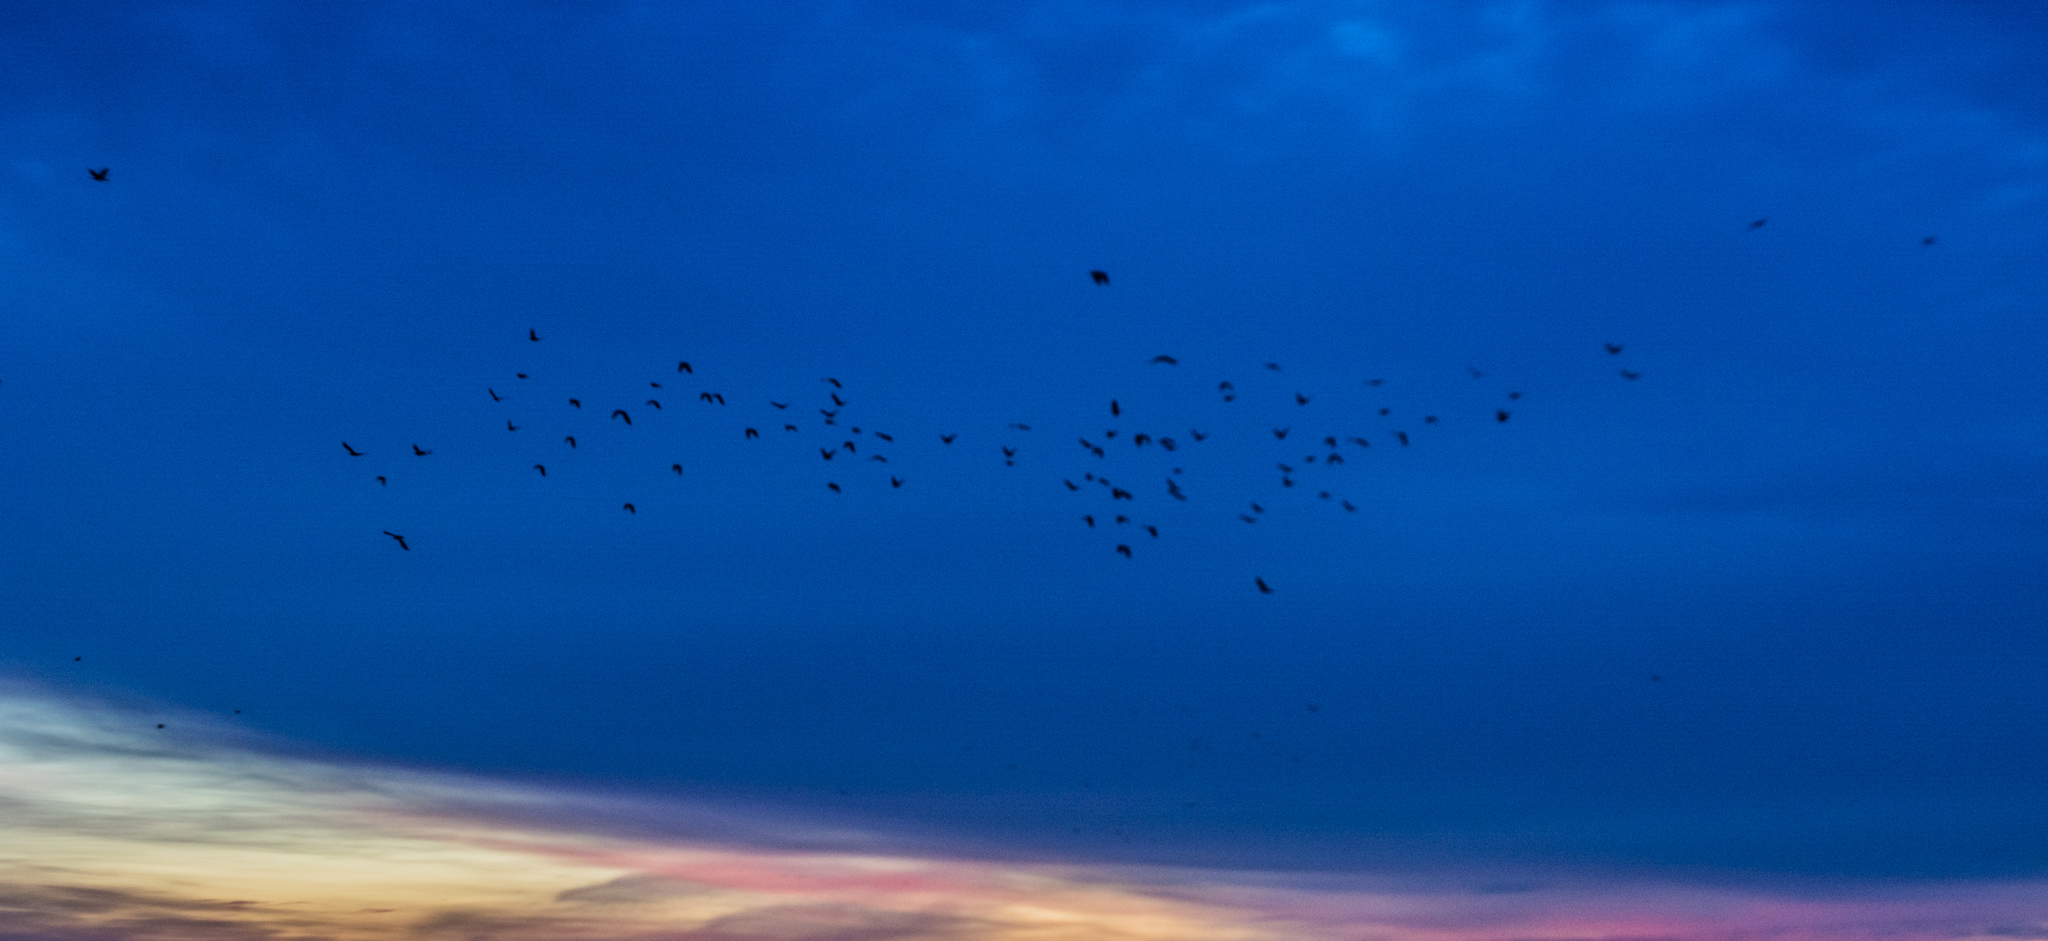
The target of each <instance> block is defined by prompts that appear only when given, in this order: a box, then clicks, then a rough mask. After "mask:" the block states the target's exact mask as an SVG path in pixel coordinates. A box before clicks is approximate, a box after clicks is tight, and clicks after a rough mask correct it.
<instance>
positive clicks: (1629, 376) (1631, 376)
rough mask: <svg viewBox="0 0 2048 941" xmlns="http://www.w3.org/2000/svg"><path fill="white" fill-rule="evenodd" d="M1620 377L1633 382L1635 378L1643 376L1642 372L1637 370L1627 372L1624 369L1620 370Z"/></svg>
mask: <svg viewBox="0 0 2048 941" xmlns="http://www.w3.org/2000/svg"><path fill="white" fill-rule="evenodd" d="M1621 378H1623V379H1627V380H1628V381H1630V382H1634V381H1636V380H1637V379H1641V378H1643V374H1642V373H1639V372H1629V371H1628V370H1626V369H1624V370H1621Z"/></svg>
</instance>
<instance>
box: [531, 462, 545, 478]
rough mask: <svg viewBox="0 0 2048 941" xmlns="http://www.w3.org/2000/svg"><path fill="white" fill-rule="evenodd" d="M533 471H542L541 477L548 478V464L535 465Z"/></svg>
mask: <svg viewBox="0 0 2048 941" xmlns="http://www.w3.org/2000/svg"><path fill="white" fill-rule="evenodd" d="M533 469H534V470H537V471H540V475H541V476H542V477H546V476H547V475H548V466H547V465H546V464H535V465H533Z"/></svg>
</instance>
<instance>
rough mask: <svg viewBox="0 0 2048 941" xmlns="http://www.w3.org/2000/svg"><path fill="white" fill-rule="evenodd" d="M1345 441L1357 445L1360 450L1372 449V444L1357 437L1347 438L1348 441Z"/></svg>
mask: <svg viewBox="0 0 2048 941" xmlns="http://www.w3.org/2000/svg"><path fill="white" fill-rule="evenodd" d="M1346 440H1348V441H1350V442H1351V443H1352V444H1355V445H1358V446H1359V447H1361V448H1369V447H1372V442H1370V441H1367V440H1365V439H1364V438H1357V437H1354V438H1348V439H1346Z"/></svg>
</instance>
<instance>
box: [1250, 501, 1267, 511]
mask: <svg viewBox="0 0 2048 941" xmlns="http://www.w3.org/2000/svg"><path fill="white" fill-rule="evenodd" d="M1252 512H1254V513H1264V512H1266V508H1265V507H1262V506H1260V505H1258V504H1256V503H1254V504H1252Z"/></svg>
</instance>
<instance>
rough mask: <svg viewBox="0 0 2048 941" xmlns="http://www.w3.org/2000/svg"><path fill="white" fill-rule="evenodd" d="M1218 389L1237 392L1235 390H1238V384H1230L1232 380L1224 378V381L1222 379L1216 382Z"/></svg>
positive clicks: (1219, 390)
mask: <svg viewBox="0 0 2048 941" xmlns="http://www.w3.org/2000/svg"><path fill="white" fill-rule="evenodd" d="M1216 391H1218V392H1235V391H1237V387H1236V386H1234V385H1231V384H1230V381H1229V380H1227V379H1226V380H1224V381H1222V382H1219V383H1217V384H1216Z"/></svg>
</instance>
